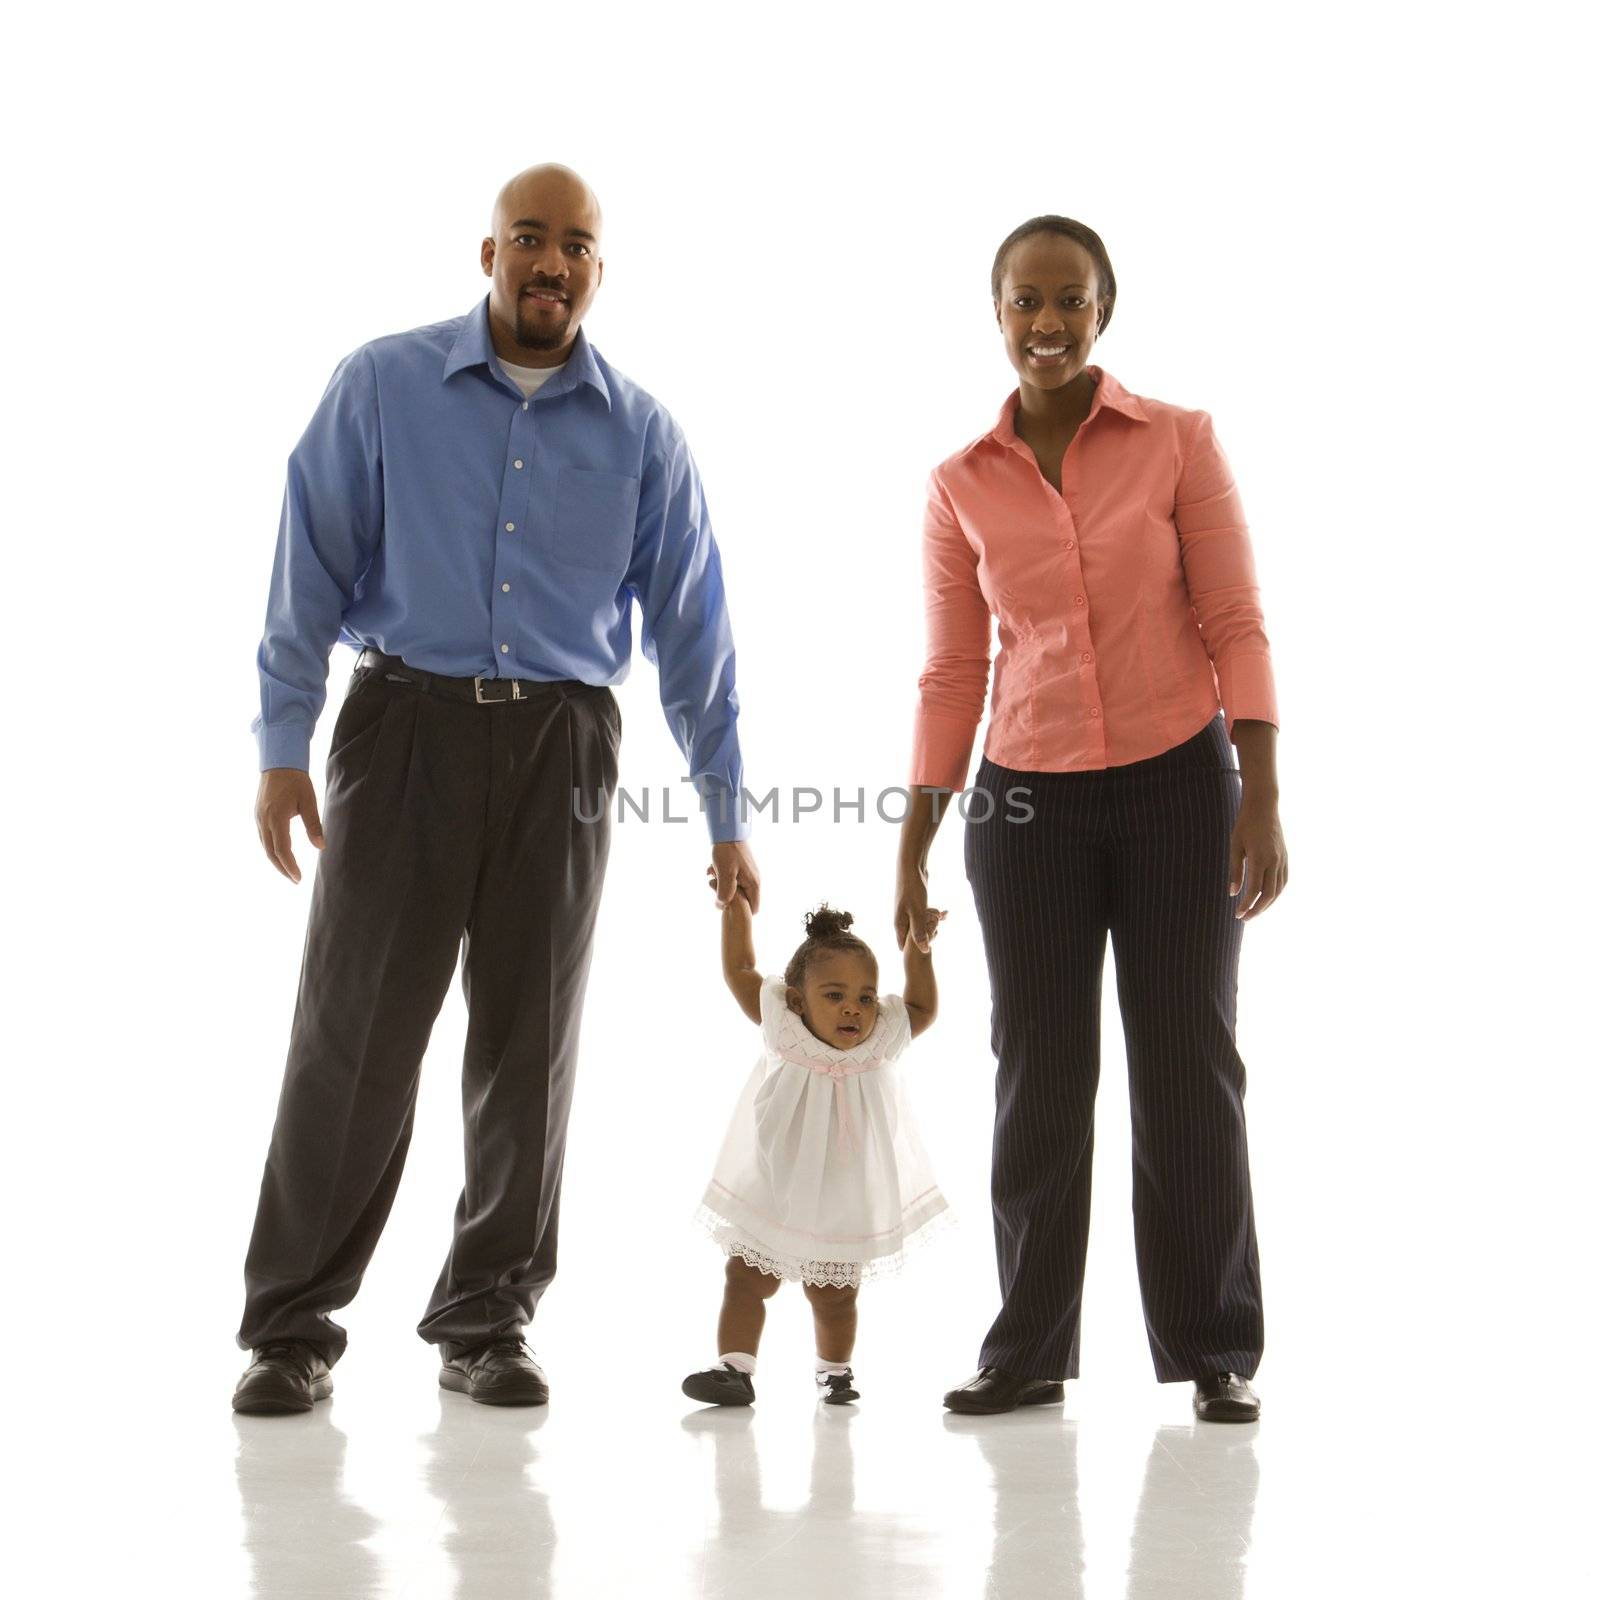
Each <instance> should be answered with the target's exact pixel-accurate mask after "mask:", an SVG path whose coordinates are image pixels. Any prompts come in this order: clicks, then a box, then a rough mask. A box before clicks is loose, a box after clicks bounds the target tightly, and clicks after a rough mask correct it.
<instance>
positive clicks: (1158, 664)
mask: <svg viewBox="0 0 1600 1600" xmlns="http://www.w3.org/2000/svg"><path fill="white" fill-rule="evenodd" d="M1088 370H1089V371H1090V372H1092V373H1093V374H1094V375H1095V378H1096V380H1097V381H1096V384H1095V394H1094V401H1093V403H1092V404H1091V405H1090V407H1089V415H1088V416H1087V417H1086V418H1085V420H1084V422H1083V424H1082V426H1081V427H1080V428H1079V429H1078V432H1077V434H1076V435H1075V436H1074V437H1073V440H1072V443H1071V444H1070V445H1069V446H1068V447H1067V453H1066V456H1065V457H1064V458H1063V461H1062V467H1061V493H1060V494H1057V493H1056V491H1055V490H1054V489H1052V488H1051V487H1050V485H1049V483H1048V482H1046V480H1045V477H1044V475H1043V474H1042V473H1041V472H1040V471H1039V466H1038V463H1037V462H1036V461H1035V460H1034V457H1033V453H1032V451H1031V450H1029V448H1028V446H1027V445H1026V444H1025V443H1023V441H1022V440H1021V439H1019V438H1018V437H1017V431H1016V426H1015V423H1014V420H1013V419H1014V417H1015V414H1016V408H1017V400H1018V394H1017V391H1013V392H1012V394H1011V395H1010V397H1009V398H1008V399H1007V400H1006V403H1005V404H1004V405H1003V406H1002V407H1001V408H1000V418H999V420H998V421H997V422H996V423H995V425H994V427H993V428H991V429H990V430H989V432H988V433H986V434H984V435H983V436H982V437H981V438H978V439H975V440H974V441H973V442H972V443H971V444H969V445H968V446H967V447H966V448H965V449H963V450H958V451H957V452H956V454H955V455H953V456H951V457H950V458H949V459H948V460H947V461H944V462H941V463H940V465H939V466H937V467H935V468H934V470H933V473H932V474H931V476H930V477H929V479H928V506H927V513H926V516H925V519H924V523H923V583H924V594H925V598H926V603H927V632H928V648H927V659H926V664H925V665H924V667H923V671H922V675H921V677H920V678H919V679H918V680H917V685H918V689H919V691H920V696H919V700H918V706H917V717H916V727H915V735H914V740H913V746H912V759H911V780H910V781H911V783H912V784H913V785H919V784H925V785H938V786H940V787H942V788H948V789H960V788H961V787H962V786H963V785H964V783H965V781H966V774H967V766H968V763H969V761H970V759H971V753H972V744H973V740H974V737H975V736H976V734H977V729H978V723H979V720H980V719H981V717H982V715H983V703H984V691H985V688H986V685H987V682H988V677H989V637H990V634H989V618H990V617H991V616H994V617H995V618H997V619H998V620H999V624H1000V650H999V654H998V656H997V657H996V658H995V667H994V692H993V697H992V701H991V704H990V715H989V729H988V734H987V737H986V738H985V740H984V746H983V748H984V754H985V755H987V756H988V758H989V759H990V760H991V761H993V762H995V763H996V764H998V765H1000V766H1003V767H1011V768H1015V769H1017V770H1019V771H1023V772H1072V771H1079V770H1084V769H1092V768H1099V767H1117V766H1123V765H1125V764H1126V763H1128V762H1130V761H1141V760H1143V759H1144V758H1145V757H1147V756H1154V755H1159V754H1160V753H1161V752H1162V751H1163V750H1170V749H1171V748H1172V747H1173V746H1174V745H1177V744H1181V743H1183V741H1184V740H1185V739H1188V738H1191V737H1192V736H1193V735H1194V734H1196V733H1198V732H1199V731H1200V729H1201V728H1203V727H1204V726H1205V725H1206V723H1207V722H1209V721H1210V720H1211V718H1212V717H1214V716H1215V715H1216V714H1217V712H1218V710H1219V709H1220V710H1222V711H1223V712H1224V713H1225V714H1226V717H1227V727H1228V733H1229V735H1230V737H1231V735H1232V733H1233V725H1234V723H1235V722H1236V721H1237V720H1238V719H1239V718H1240V717H1245V718H1258V719H1260V720H1261V721H1263V722H1270V723H1272V724H1273V725H1274V726H1276V725H1277V721H1278V708H1277V698H1276V695H1275V692H1274V688H1273V678H1272V656H1271V651H1270V649H1269V647H1268V644H1267V636H1266V633H1265V631H1264V630H1263V626H1262V616H1261V603H1260V596H1259V594H1258V592H1257V588H1256V575H1255V563H1254V559H1253V557H1252V555H1251V550H1250V535H1249V531H1248V529H1247V528H1246V526H1245V520H1244V511H1243V508H1242V507H1241V506H1240V503H1239V496H1238V493H1237V491H1236V490H1235V488H1234V484H1233V474H1232V473H1231V472H1230V471H1229V468H1228V462H1227V458H1226V457H1225V456H1224V455H1223V453H1222V449H1221V447H1220V446H1219V445H1218V443H1217V441H1216V438H1215V436H1214V435H1213V433H1212V431H1211V418H1210V417H1209V416H1208V415H1207V414H1206V413H1205V412H1204V411H1186V410H1184V409H1183V408H1182V407H1180V406H1173V405H1168V404H1166V403H1165V402H1164V401H1161V400H1150V399H1146V398H1144V397H1143V396H1140V395H1134V394H1130V393H1129V392H1128V391H1127V390H1126V389H1124V388H1123V387H1122V385H1121V384H1120V383H1118V382H1117V380H1116V379H1115V378H1113V377H1112V376H1111V375H1110V373H1108V372H1105V371H1103V370H1102V369H1101V368H1099V367H1090V368H1089V369H1088Z"/></svg>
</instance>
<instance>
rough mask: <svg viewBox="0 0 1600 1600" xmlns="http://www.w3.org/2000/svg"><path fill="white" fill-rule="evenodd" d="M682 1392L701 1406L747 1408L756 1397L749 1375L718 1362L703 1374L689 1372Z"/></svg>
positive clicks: (754, 1387)
mask: <svg viewBox="0 0 1600 1600" xmlns="http://www.w3.org/2000/svg"><path fill="white" fill-rule="evenodd" d="M683 1392H684V1393H685V1394H686V1395H688V1397H689V1398H690V1399H691V1400H698V1401H699V1402H700V1403H701V1404H702V1405H707V1406H747V1405H749V1404H750V1403H751V1402H752V1401H753V1400H754V1399H755V1397H756V1386H755V1385H754V1384H753V1383H752V1382H751V1381H750V1375H749V1373H747V1372H740V1371H739V1370H738V1369H737V1368H736V1367H729V1366H724V1365H723V1364H722V1362H720V1361H719V1362H718V1363H717V1364H716V1366H714V1367H707V1368H706V1370H705V1371H704V1372H691V1373H690V1374H689V1376H688V1377H687V1378H685V1379H684V1380H683ZM701 1414H702V1415H703V1413H701Z"/></svg>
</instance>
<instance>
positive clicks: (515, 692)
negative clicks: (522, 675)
mask: <svg viewBox="0 0 1600 1600" xmlns="http://www.w3.org/2000/svg"><path fill="white" fill-rule="evenodd" d="M503 681H504V680H503V679H501V678H474V679H473V680H472V693H473V696H474V698H475V699H476V700H477V702H478V704H479V705H480V706H497V705H500V704H502V703H503V702H504V701H507V700H520V699H521V698H522V685H521V684H520V683H519V682H518V681H517V680H516V679H515V678H513V679H512V680H511V693H510V694H496V695H490V696H489V698H488V699H487V700H485V699H484V697H483V686H484V684H486V683H501V682H503Z"/></svg>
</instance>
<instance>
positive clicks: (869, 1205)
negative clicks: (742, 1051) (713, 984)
mask: <svg viewBox="0 0 1600 1600" xmlns="http://www.w3.org/2000/svg"><path fill="white" fill-rule="evenodd" d="M787 994H788V987H787V985H786V984H785V982H784V980H783V979H782V977H768V978H764V979H763V980H762V983H761V1041H762V1047H763V1048H762V1054H761V1059H760V1060H759V1061H758V1062H757V1063H756V1066H755V1070H754V1071H753V1072H752V1073H751V1074H750V1077H749V1079H748V1081H747V1082H746V1083H745V1086H744V1092H743V1093H742V1094H741V1095H740V1096H739V1103H738V1105H737V1106H736V1107H735V1108H734V1113H733V1120H732V1121H731V1122H730V1123H729V1125H728V1131H727V1134H726V1136H725V1137H724V1139H723V1141H722V1152H721V1154H720V1155H719V1156H718V1157H717V1163H716V1166H715V1168H714V1169H713V1172H712V1177H711V1182H710V1183H709V1184H707V1186H706V1192H705V1195H704V1197H703V1198H702V1200H701V1203H700V1209H699V1211H698V1212H697V1214H696V1216H697V1220H698V1221H699V1222H700V1224H701V1225H702V1226H703V1227H704V1228H706V1230H707V1231H708V1232H709V1233H710V1234H711V1236H712V1238H713V1239H715V1240H716V1242H717V1243H718V1244H719V1245H720V1246H721V1247H722V1248H723V1250H724V1251H725V1252H726V1253H727V1254H729V1255H730V1256H731V1255H737V1256H741V1257H742V1258H743V1259H744V1260H745V1261H747V1262H749V1263H750V1265H751V1266H753V1267H758V1268H760V1269H761V1270H762V1271H763V1272H769V1273H771V1274H773V1275H774V1276H775V1277H780V1278H788V1279H798V1280H799V1281H801V1282H803V1283H817V1284H830V1285H833V1286H835V1287H843V1286H845V1285H848V1284H858V1283H860V1282H862V1281H863V1280H864V1279H867V1278H872V1277H876V1276H879V1275H881V1274H883V1273H886V1272H892V1271H894V1270H895V1269H896V1268H897V1267H898V1266H899V1265H900V1263H901V1260H902V1258H903V1256H904V1253H905V1250H906V1247H907V1246H908V1245H910V1244H912V1243H916V1242H920V1241H921V1240H922V1239H923V1238H925V1237H926V1236H927V1234H928V1232H929V1231H930V1228H931V1226H932V1225H933V1224H934V1223H935V1221H936V1220H939V1219H941V1218H943V1217H945V1216H946V1206H945V1199H944V1196H943V1195H942V1194H940V1192H939V1189H938V1187H937V1185H936V1184H935V1183H934V1181H933V1174H932V1172H931V1171H930V1170H929V1167H928V1158H927V1155H926V1153H925V1152H924V1151H923V1148H922V1141H921V1139H919V1138H918V1136H917V1131H916V1128H915V1126H914V1125H913V1123H912V1120H911V1116H910V1112H909V1108H908V1107H907V1106H906V1104H905V1101H904V1100H903V1098H902V1095H901V1089H900V1084H899V1079H898V1076H897V1074H896V1072H895V1068H894V1062H895V1060H896V1058H897V1057H898V1056H900V1055H901V1054H902V1053H903V1052H904V1050H905V1048H906V1046H907V1045H908V1044H909V1043H910V1042H911V1019H910V1017H909V1016H908V1014H907V1012H906V1003H905V1001H904V1000H903V999H902V998H901V997H900V996H899V995H897V994H890V995H884V996H883V997H882V999H881V1000H880V1001H879V1002H878V1019H877V1022H876V1023H875V1025H874V1026H873V1029H872V1032H871V1033H870V1034H868V1035H867V1037H866V1038H865V1039H863V1040H862V1041H861V1043H860V1044H858V1045H855V1046H853V1047H852V1048H851V1049H849V1050H840V1049H837V1048H836V1047H835V1046H833V1045H830V1044H826V1043H824V1042H823V1041H822V1040H821V1039H819V1038H817V1037H816V1035H815V1034H813V1033H812V1032H811V1030H810V1029H809V1028H807V1027H806V1025H805V1023H804V1022H803V1021H801V1019H800V1015H799V1013H798V1012H795V1011H791V1010H790V1009H789V1005H788V1001H787V998H786V997H787Z"/></svg>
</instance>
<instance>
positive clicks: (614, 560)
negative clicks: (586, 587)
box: [554, 467, 639, 578]
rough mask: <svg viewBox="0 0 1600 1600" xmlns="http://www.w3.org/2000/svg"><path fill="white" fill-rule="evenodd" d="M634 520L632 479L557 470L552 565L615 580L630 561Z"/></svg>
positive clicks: (636, 500)
mask: <svg viewBox="0 0 1600 1600" xmlns="http://www.w3.org/2000/svg"><path fill="white" fill-rule="evenodd" d="M638 514H639V480H638V479H637V478H630V477H627V476H625V475H624V474H622V473H620V472H594V471H591V470H590V469H589V468H587V467H562V468H561V470H560V471H559V472H558V473H557V474H556V527H555V545H554V550H555V556H556V559H557V560H558V561H560V562H562V563H564V564H565V565H566V566H569V567H582V568H584V569H586V570H588V571H591V572H607V573H610V574H611V575H612V576H614V577H617V578H620V577H621V576H622V575H623V573H624V572H626V571H627V570H628V562H629V560H630V558H631V557H632V555H633V530H634V525H635V522H636V520H637V518H638Z"/></svg>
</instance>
